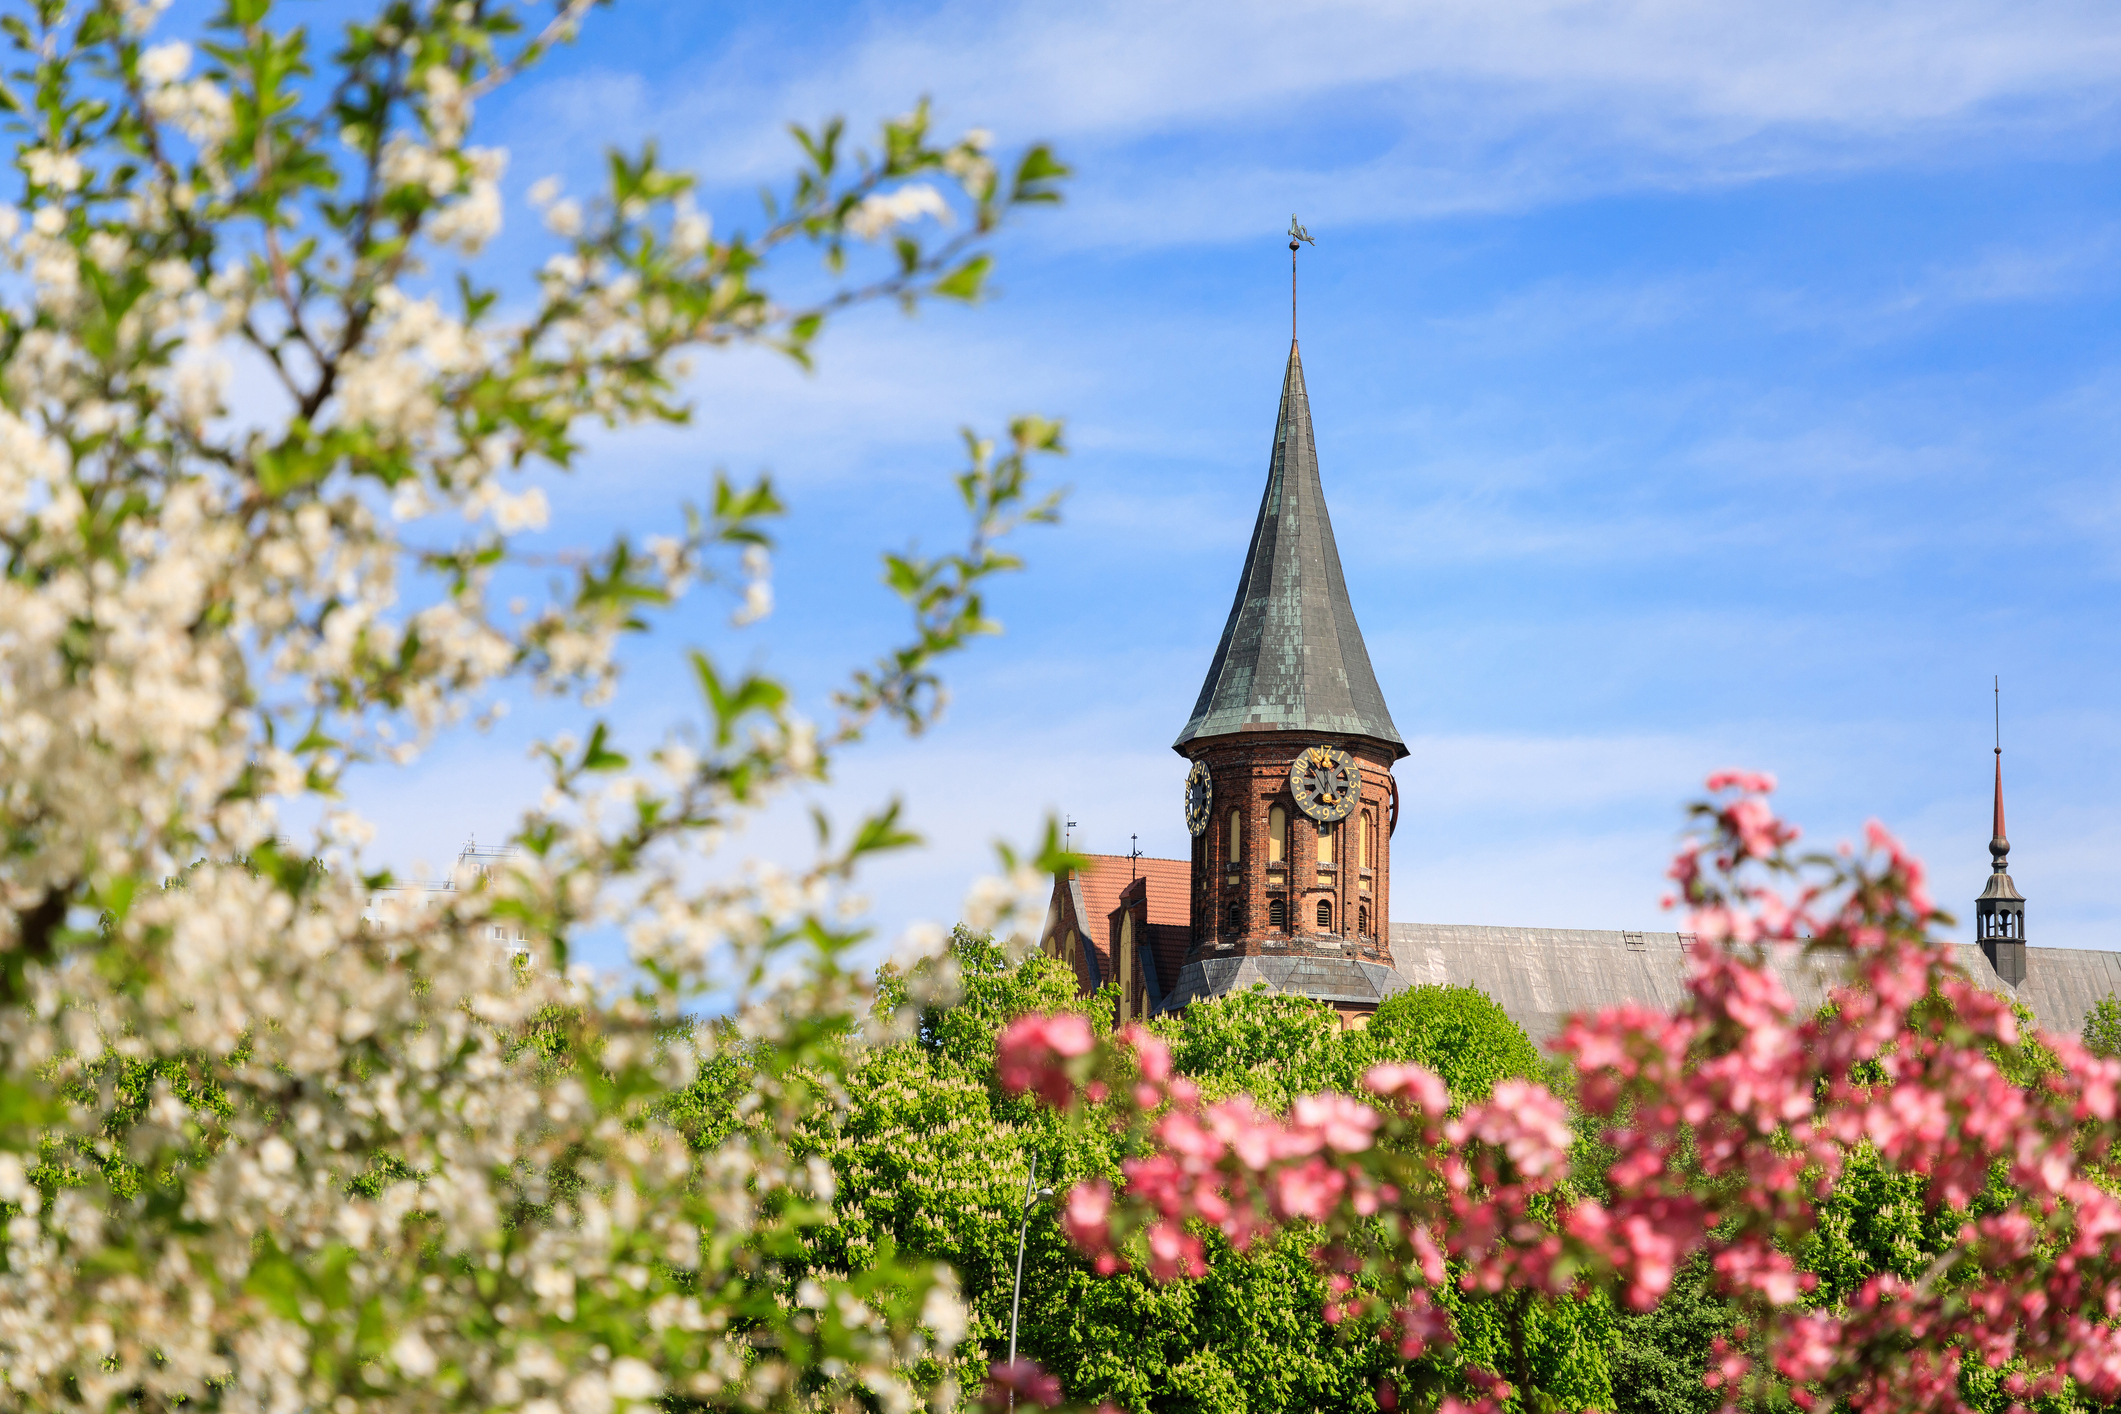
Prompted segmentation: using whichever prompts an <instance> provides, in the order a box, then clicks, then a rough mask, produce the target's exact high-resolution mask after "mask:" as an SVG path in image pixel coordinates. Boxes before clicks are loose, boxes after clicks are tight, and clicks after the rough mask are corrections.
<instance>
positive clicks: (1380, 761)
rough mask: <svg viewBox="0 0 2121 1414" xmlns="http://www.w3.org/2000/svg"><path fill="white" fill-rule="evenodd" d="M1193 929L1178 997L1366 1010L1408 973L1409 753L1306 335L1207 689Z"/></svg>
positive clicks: (1180, 1001) (1200, 727) (1194, 733)
mask: <svg viewBox="0 0 2121 1414" xmlns="http://www.w3.org/2000/svg"><path fill="white" fill-rule="evenodd" d="M1172 746H1173V749H1174V750H1176V751H1177V752H1178V753H1179V754H1180V755H1181V756H1184V757H1186V758H1187V759H1188V760H1189V761H1191V762H1192V763H1193V766H1192V770H1191V772H1190V773H1189V774H1188V776H1187V778H1186V826H1187V829H1188V830H1189V831H1190V832H1191V834H1192V837H1193V848H1192V860H1191V873H1192V894H1191V899H1190V902H1191V927H1190V934H1189V937H1188V940H1187V948H1186V953H1185V959H1184V963H1183V965H1182V967H1181V968H1180V970H1179V975H1178V977H1177V979H1176V986H1174V987H1173V988H1171V993H1172V995H1171V996H1170V999H1169V1002H1168V1003H1167V1004H1168V1005H1170V1006H1173V1007H1178V1006H1184V1005H1186V1004H1187V1003H1189V1002H1192V1001H1198V1000H1201V999H1204V998H1207V997H1215V996H1221V995H1224V994H1226V993H1228V992H1232V991H1240V990H1243V989H1244V988H1246V987H1249V986H1251V985H1252V984H1253V983H1254V982H1259V981H1264V982H1267V983H1268V984H1269V985H1270V986H1272V987H1273V988H1274V989H1275V990H1277V991H1281V992H1290V993H1297V994H1301V995H1305V996H1311V997H1315V998H1317V999H1318V1000H1320V1001H1324V1002H1327V1003H1329V1004H1331V1005H1332V1006H1334V1007H1335V1008H1336V1009H1337V1010H1339V1011H1340V1012H1341V1013H1342V1014H1343V1016H1344V1017H1351V1018H1352V1017H1356V1016H1361V1015H1364V1014H1366V1013H1368V1012H1370V1011H1372V1010H1374V1009H1375V1008H1376V1005H1377V1003H1378V1001H1379V1000H1381V999H1382V998H1383V997H1384V996H1387V995H1389V994H1390V993H1391V992H1393V991H1396V990H1397V989H1398V988H1399V986H1401V985H1403V984H1402V983H1401V982H1400V981H1399V980H1398V978H1397V976H1396V974H1395V973H1394V972H1393V969H1392V954H1391V942H1390V938H1391V931H1390V918H1391V898H1392V891H1391V878H1392V849H1391V840H1392V828H1393V826H1394V825H1395V824H1396V823H1397V817H1398V805H1399V794H1398V789H1397V787H1396V785H1395V783H1394V782H1393V779H1392V764H1393V763H1394V762H1395V761H1397V760H1398V759H1399V758H1400V757H1402V756H1404V755H1406V754H1407V748H1406V745H1405V744H1404V743H1403V742H1402V741H1401V740H1400V736H1399V731H1398V729H1397V728H1396V727H1394V726H1393V725H1392V714H1391V713H1390V712H1389V711H1388V710H1387V709H1386V707H1385V700H1384V694H1383V693H1382V692H1380V691H1379V690H1378V686H1377V675H1376V674H1375V673H1374V672H1373V671H1372V670H1371V668H1370V655H1369V652H1368V650H1367V649H1365V648H1364V647H1363V641H1362V631H1361V630H1360V629H1359V628H1357V627H1356V624H1355V609H1354V606H1353V605H1351V604H1350V603H1349V601H1348V586H1347V581H1346V580H1345V578H1343V576H1342V574H1341V569H1340V552H1339V551H1338V550H1337V549H1336V548H1335V547H1334V543H1333V523H1332V520H1331V519H1330V518H1329V517H1328V516H1327V514H1326V498H1325V491H1324V489H1323V487H1321V485H1320V484H1319V477H1318V453H1317V449H1316V447H1315V445H1314V443H1313V439H1312V433H1311V404H1310V398H1309V397H1308V395H1307V394H1306V393H1305V390H1304V372H1303V361H1302V359H1301V358H1300V357H1299V356H1298V352H1297V348H1296V344H1295V341H1294V340H1291V342H1290V345H1289V367H1288V372H1287V374H1286V375H1285V376H1284V378H1283V380H1282V389H1281V415H1280V417H1279V419H1278V420H1277V422H1276V424H1275V429H1274V453H1273V457H1272V459H1271V461H1270V462H1269V464H1268V468H1267V485H1266V492H1265V494H1264V495H1263V496H1262V497H1261V498H1260V504H1259V519H1258V521H1257V523H1256V524H1255V525H1254V526H1253V530H1252V545H1251V548H1250V549H1249V550H1248V551H1247V552H1246V554H1245V566H1244V570H1243V572H1242V573H1241V574H1240V575H1239V576H1238V582H1237V600H1236V602H1235V603H1234V604H1232V605H1231V607H1230V619H1229V622H1228V623H1227V624H1226V625H1225V626H1224V628H1223V635H1222V642H1221V643H1219V644H1218V645H1217V646H1216V649H1215V657H1214V660H1213V662H1211V663H1210V664H1209V667H1208V677H1207V681H1206V682H1205V683H1204V684H1202V686H1201V690H1200V700H1199V701H1198V702H1197V703H1195V704H1194V708H1193V717H1192V720H1190V721H1188V722H1187V723H1186V727H1185V730H1184V731H1182V732H1180V733H1179V735H1178V740H1177V741H1176V742H1174V743H1173V744H1172Z"/></svg>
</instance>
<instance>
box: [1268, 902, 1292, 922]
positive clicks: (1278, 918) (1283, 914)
mask: <svg viewBox="0 0 2121 1414" xmlns="http://www.w3.org/2000/svg"><path fill="white" fill-rule="evenodd" d="M1267 926H1268V927H1269V928H1286V927H1288V926H1289V905H1288V902H1287V900H1285V899H1278V898H1270V899H1268V900H1267Z"/></svg>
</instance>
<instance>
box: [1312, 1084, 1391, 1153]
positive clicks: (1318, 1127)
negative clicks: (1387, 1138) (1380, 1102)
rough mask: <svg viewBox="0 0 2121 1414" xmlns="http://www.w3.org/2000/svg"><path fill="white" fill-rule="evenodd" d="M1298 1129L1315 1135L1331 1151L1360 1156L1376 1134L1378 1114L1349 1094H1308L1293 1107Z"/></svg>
mask: <svg viewBox="0 0 2121 1414" xmlns="http://www.w3.org/2000/svg"><path fill="white" fill-rule="evenodd" d="M1291 1115H1292V1117H1293V1118H1294V1120H1295V1123H1296V1127H1297V1128H1299V1129H1307V1130H1311V1131H1313V1132H1315V1133H1316V1134H1317V1135H1318V1137H1319V1140H1320V1141H1321V1142H1322V1143H1323V1144H1324V1145H1325V1146H1326V1147H1327V1148H1328V1149H1334V1150H1337V1151H1339V1152H1340V1153H1343V1154H1359V1153H1361V1152H1362V1151H1363V1150H1365V1149H1367V1148H1369V1147H1370V1137H1371V1135H1373V1134H1375V1133H1376V1131H1377V1125H1378V1118H1377V1111H1375V1110H1373V1109H1371V1108H1370V1107H1369V1106H1368V1105H1366V1104H1364V1103H1363V1102H1362V1101H1360V1100H1357V1099H1354V1098H1352V1097H1350V1096H1347V1095H1305V1096H1303V1097H1302V1098H1301V1099H1299V1100H1297V1102H1296V1103H1295V1105H1294V1106H1292V1107H1291Z"/></svg>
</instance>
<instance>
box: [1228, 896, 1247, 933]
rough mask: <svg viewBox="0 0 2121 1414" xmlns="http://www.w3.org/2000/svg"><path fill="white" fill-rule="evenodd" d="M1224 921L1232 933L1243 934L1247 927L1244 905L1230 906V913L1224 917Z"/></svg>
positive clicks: (1234, 904)
mask: <svg viewBox="0 0 2121 1414" xmlns="http://www.w3.org/2000/svg"><path fill="white" fill-rule="evenodd" d="M1224 921H1225V922H1226V923H1227V924H1228V925H1229V928H1230V931H1231V932H1233V933H1237V932H1242V931H1243V929H1244V926H1245V913H1244V905H1242V904H1239V903H1235V902H1233V903H1232V904H1231V905H1230V909H1229V912H1228V913H1227V914H1226V915H1224Z"/></svg>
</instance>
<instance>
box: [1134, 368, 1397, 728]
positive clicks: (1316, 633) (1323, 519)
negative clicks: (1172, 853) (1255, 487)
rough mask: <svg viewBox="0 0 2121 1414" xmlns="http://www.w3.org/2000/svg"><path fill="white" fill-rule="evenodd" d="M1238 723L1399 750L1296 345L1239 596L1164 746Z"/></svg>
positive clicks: (1276, 424)
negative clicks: (1188, 708)
mask: <svg viewBox="0 0 2121 1414" xmlns="http://www.w3.org/2000/svg"><path fill="white" fill-rule="evenodd" d="M1247 731H1301V732H1327V733H1333V734H1336V735H1342V736H1364V737H1370V738H1372V739H1373V740H1376V741H1380V742H1383V743H1385V744H1386V745H1388V746H1390V747H1391V748H1392V749H1393V755H1394V759H1397V758H1398V757H1400V756H1404V755H1406V754H1407V748H1406V745H1405V743H1403V742H1402V741H1401V740H1400V739H1399V729H1398V728H1396V727H1394V726H1393V725H1392V714H1391V713H1390V712H1389V711H1387V710H1386V709H1385V697H1384V693H1382V692H1380V691H1379V690H1378V687H1377V674H1376V673H1375V672H1373V671H1372V670H1371V668H1370V654H1369V650H1367V649H1366V648H1364V647H1363V642H1362V630H1361V629H1359V628H1357V627H1356V626H1355V608H1354V606H1353V605H1352V604H1350V603H1349V602H1348V583H1347V580H1346V579H1345V578H1344V577H1343V576H1342V575H1341V572H1340V551H1339V550H1338V549H1336V548H1335V547H1334V544H1333V522H1332V520H1331V519H1330V518H1329V517H1328V516H1327V515H1326V493H1325V490H1324V488H1323V487H1322V486H1320V485H1319V480H1318V449H1317V447H1316V445H1315V444H1314V442H1313V440H1312V436H1311V400H1310V398H1309V397H1308V396H1307V395H1306V394H1305V392H1304V367H1303V361H1302V359H1301V358H1299V357H1298V356H1297V350H1296V345H1295V343H1294V342H1293V341H1292V342H1291V343H1290V345H1289V371H1288V373H1287V375H1286V376H1285V377H1284V378H1283V379H1282V385H1281V416H1280V417H1279V419H1277V421H1276V422H1275V426H1274V457H1273V460H1272V461H1271V462H1270V463H1269V465H1268V467H1267V490H1266V494H1265V495H1264V496H1262V497H1261V498H1260V502H1259V521H1258V523H1257V524H1256V525H1254V526H1253V528H1252V548H1251V549H1249V550H1247V551H1246V552H1245V568H1244V573H1243V574H1242V575H1240V576H1239V577H1238V581H1237V602H1236V603H1234V604H1232V605H1231V606H1230V621H1229V622H1228V623H1227V624H1225V625H1224V626H1223V637H1222V642H1221V643H1220V644H1218V645H1216V649H1215V661H1214V662H1213V663H1212V664H1211V665H1210V666H1209V668H1208V680H1207V681H1206V682H1205V683H1203V684H1202V685H1201V689H1200V700H1199V701H1198V702H1196V703H1195V704H1194V706H1193V718H1192V720H1191V721H1189V722H1187V723H1186V729H1185V730H1184V731H1182V732H1180V733H1179V734H1178V740H1177V741H1175V742H1173V743H1172V745H1173V746H1174V747H1176V748H1178V749H1179V750H1180V751H1183V750H1184V748H1185V746H1186V744H1187V743H1188V742H1191V741H1196V740H1198V739H1200V738H1202V737H1213V736H1228V735H1230V734H1231V733H1233V732H1247Z"/></svg>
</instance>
